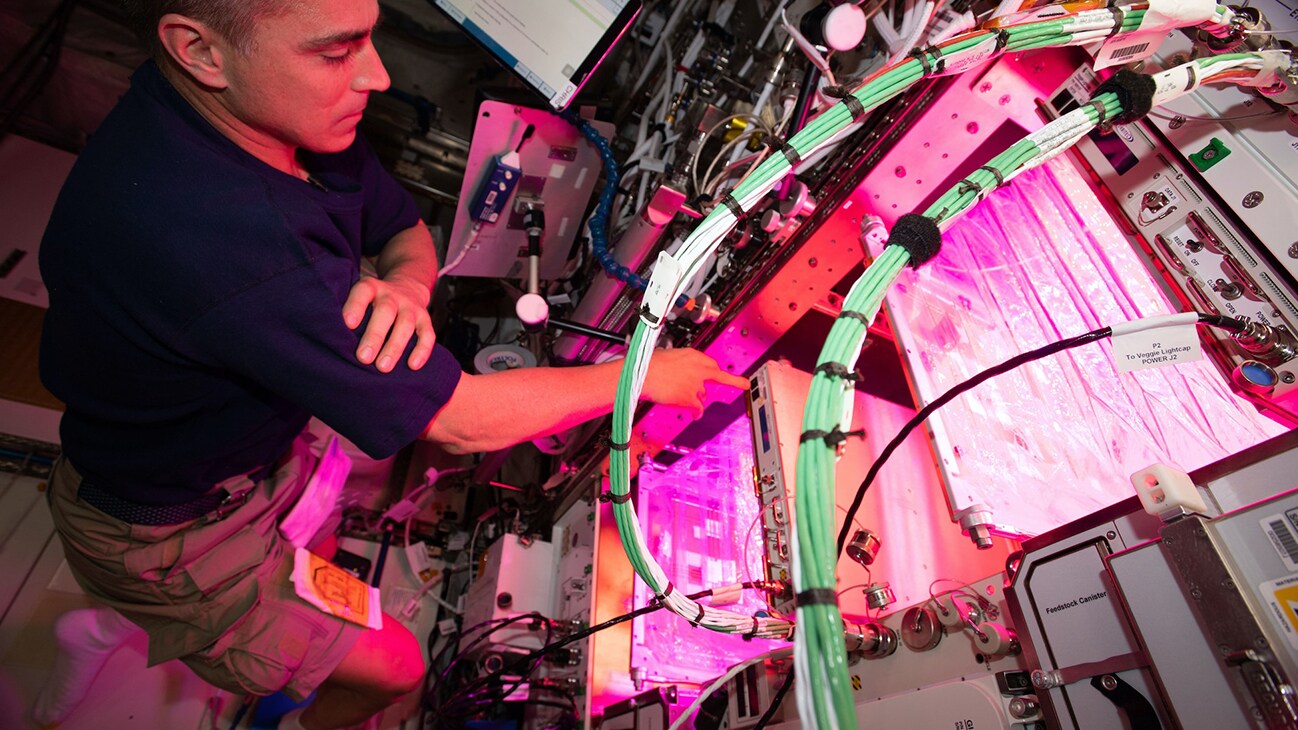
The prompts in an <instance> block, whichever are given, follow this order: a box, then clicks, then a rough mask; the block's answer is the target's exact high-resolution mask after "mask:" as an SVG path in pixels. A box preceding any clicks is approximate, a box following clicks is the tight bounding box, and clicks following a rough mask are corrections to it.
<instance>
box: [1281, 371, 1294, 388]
mask: <svg viewBox="0 0 1298 730" xmlns="http://www.w3.org/2000/svg"><path fill="white" fill-rule="evenodd" d="M1280 380H1281V382H1283V383H1285V384H1286V385H1290V384H1292V383H1293V381H1294V374H1293V373H1281V374H1280Z"/></svg>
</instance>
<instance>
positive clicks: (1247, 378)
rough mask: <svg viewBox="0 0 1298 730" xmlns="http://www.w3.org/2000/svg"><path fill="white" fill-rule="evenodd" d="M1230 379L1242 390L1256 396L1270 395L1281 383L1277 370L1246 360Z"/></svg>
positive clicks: (1264, 364) (1238, 366)
mask: <svg viewBox="0 0 1298 730" xmlns="http://www.w3.org/2000/svg"><path fill="white" fill-rule="evenodd" d="M1230 379H1231V382H1233V383H1234V384H1235V385H1236V386H1237V387H1238V388H1239V389H1240V390H1242V391H1244V392H1245V393H1253V394H1255V395H1269V394H1270V393H1271V392H1272V391H1274V390H1275V386H1276V385H1277V384H1278V383H1279V382H1280V376H1279V374H1277V373H1276V371H1275V368H1273V367H1271V366H1270V365H1267V364H1266V363H1262V362H1258V361H1257V360H1245V361H1244V362H1242V363H1240V364H1239V365H1236V366H1235V370H1234V372H1232V373H1231V374H1230Z"/></svg>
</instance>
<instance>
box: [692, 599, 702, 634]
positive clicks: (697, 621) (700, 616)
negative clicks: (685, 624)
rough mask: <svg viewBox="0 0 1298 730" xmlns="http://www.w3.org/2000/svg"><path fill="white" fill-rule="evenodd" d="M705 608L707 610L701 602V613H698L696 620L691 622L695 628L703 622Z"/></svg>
mask: <svg viewBox="0 0 1298 730" xmlns="http://www.w3.org/2000/svg"><path fill="white" fill-rule="evenodd" d="M704 610H705V609H704V608H703V604H701V603H700V604H699V615H697V616H695V617H694V620H693V621H691V622H690V626H693V627H694V628H696V629H697V628H698V627H699V624H701V623H703V613H704Z"/></svg>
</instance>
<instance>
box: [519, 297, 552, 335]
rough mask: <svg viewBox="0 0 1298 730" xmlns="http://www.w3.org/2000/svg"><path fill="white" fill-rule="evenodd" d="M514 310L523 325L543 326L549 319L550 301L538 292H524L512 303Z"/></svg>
mask: <svg viewBox="0 0 1298 730" xmlns="http://www.w3.org/2000/svg"><path fill="white" fill-rule="evenodd" d="M514 312H515V313H516V314H517V315H518V318H519V320H521V321H522V322H523V326H524V327H544V326H545V323H546V322H547V321H549V319H550V303H549V302H547V301H545V297H543V296H541V295H540V294H524V295H523V296H521V297H519V298H518V302H517V303H515V304H514Z"/></svg>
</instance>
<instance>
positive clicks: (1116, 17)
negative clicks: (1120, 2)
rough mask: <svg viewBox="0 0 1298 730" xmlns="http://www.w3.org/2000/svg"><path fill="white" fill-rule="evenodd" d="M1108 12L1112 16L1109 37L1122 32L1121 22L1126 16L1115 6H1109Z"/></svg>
mask: <svg viewBox="0 0 1298 730" xmlns="http://www.w3.org/2000/svg"><path fill="white" fill-rule="evenodd" d="M1108 10H1109V12H1110V13H1112V14H1113V30H1111V31H1109V35H1110V36H1115V35H1117V34H1118V31H1120V30H1122V21H1123V19H1124V18H1126V17H1127V14H1126V13H1124V12H1122V8H1120V7H1118V6H1117V5H1110V6H1109V8H1108Z"/></svg>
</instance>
